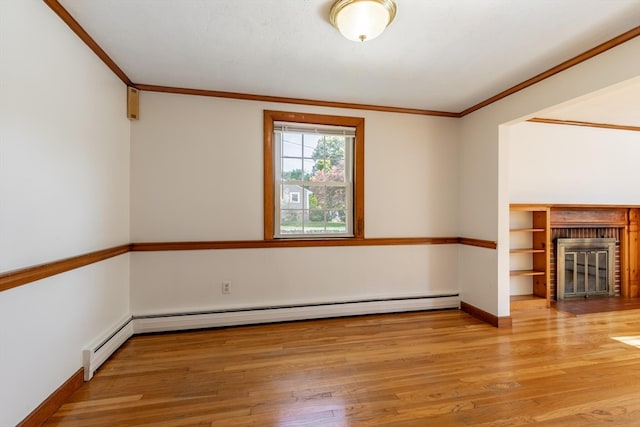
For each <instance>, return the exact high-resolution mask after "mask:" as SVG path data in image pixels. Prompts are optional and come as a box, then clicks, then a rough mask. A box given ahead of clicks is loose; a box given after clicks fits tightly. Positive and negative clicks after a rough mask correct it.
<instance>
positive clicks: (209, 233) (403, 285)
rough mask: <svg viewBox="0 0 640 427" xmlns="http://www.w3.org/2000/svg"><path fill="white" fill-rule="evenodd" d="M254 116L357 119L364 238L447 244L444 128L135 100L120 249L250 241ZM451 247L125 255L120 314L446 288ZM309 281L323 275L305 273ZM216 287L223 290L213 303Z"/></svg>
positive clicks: (255, 198) (432, 123)
mask: <svg viewBox="0 0 640 427" xmlns="http://www.w3.org/2000/svg"><path fill="white" fill-rule="evenodd" d="M265 109H271V110H288V111H298V112H309V113H322V114H337V115H350V116H360V117H364V118H365V222H366V226H365V228H366V231H365V234H366V237H407V236H408V237H411V236H417V237H419V236H432V237H437V236H440V237H446V236H457V235H458V234H457V218H456V214H455V212H456V209H457V199H456V188H457V168H458V164H457V161H458V145H457V140H458V133H457V121H456V120H455V119H449V118H436V117H423V116H417V115H407V114H391V113H380V112H369V111H354V110H341V109H332V108H320V107H306V106H291V105H283V104H269V103H262V102H252V101H242V100H227V99H215V98H207V97H196V96H187V95H173V94H160V93H150V92H145V93H143V94H142V97H141V120H140V121H139V122H136V123H134V124H133V128H132V135H133V138H132V171H133V172H132V234H133V241H135V242H145V241H189V240H191V241H193V240H243V239H262V236H263V231H262V226H263V225H262V221H263V218H262V217H263V207H262V206H263V205H262V204H263V200H262V186H263V184H262V173H263V171H262V144H263V141H262V135H263V130H262V127H263V123H262V122H263V119H262V114H263V110H265ZM457 250H458V249H457V247H456V245H443V246H432V247H425V246H410V247H378V248H369V247H367V248H362V247H358V248H354V247H351V248H307V249H262V250H240V251H236V250H231V251H205V252H172V253H158V252H156V253H135V254H133V256H132V309H133V312H134V313H135V314H142V313H145V314H147V313H162V312H175V311H187V310H191V309H198V310H207V309H218V308H226V307H229V306H233V307H247V308H250V307H255V306H262V305H274V304H275V305H277V304H293V303H311V302H333V301H347V300H357V299H363V298H376V297H397V296H400V297H403V296H416V295H430V294H434V293H441V292H446V293H450V292H456V291H457V284H456V277H455V275H456V263H457ZM310 256H311V257H310ZM323 271H328V272H329V273H316V272H323ZM327 275H329V276H330V277H331V280H328V279H327V278H326V276H327ZM222 280H231V281H232V283H233V284H232V286H233V291H232V294H231V295H228V296H225V297H224V298H223V297H222V296H221V295H220V282H221V281H222Z"/></svg>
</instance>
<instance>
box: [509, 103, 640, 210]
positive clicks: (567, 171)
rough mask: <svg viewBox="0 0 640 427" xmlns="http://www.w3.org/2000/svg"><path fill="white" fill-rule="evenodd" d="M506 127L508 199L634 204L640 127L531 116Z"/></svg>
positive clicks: (638, 197) (639, 189)
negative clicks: (614, 127) (551, 120)
mask: <svg viewBox="0 0 640 427" xmlns="http://www.w3.org/2000/svg"><path fill="white" fill-rule="evenodd" d="M639 102H640V101H639ZM510 132H511V135H510V138H509V141H510V142H509V201H510V202H511V203H567V204H570V203H577V204H580V203H591V204H598V203H599V204H633V205H637V204H640V167H638V159H640V132H633V131H623V130H612V129H600V128H592V127H580V126H565V125H552V124H544V123H531V122H523V123H520V124H517V125H515V126H512V127H511V128H510Z"/></svg>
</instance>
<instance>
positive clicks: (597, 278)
mask: <svg viewBox="0 0 640 427" xmlns="http://www.w3.org/2000/svg"><path fill="white" fill-rule="evenodd" d="M615 250H616V239H614V238H589V239H557V251H556V253H557V271H558V281H557V283H558V291H557V297H558V300H562V299H568V298H587V297H589V296H596V295H613V294H614V280H615V253H616V252H615Z"/></svg>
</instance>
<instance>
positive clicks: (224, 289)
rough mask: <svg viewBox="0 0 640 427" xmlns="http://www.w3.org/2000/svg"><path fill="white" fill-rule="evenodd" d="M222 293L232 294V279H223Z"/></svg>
mask: <svg viewBox="0 0 640 427" xmlns="http://www.w3.org/2000/svg"><path fill="white" fill-rule="evenodd" d="M222 293H223V294H230V293H231V281H230V280H223V281H222Z"/></svg>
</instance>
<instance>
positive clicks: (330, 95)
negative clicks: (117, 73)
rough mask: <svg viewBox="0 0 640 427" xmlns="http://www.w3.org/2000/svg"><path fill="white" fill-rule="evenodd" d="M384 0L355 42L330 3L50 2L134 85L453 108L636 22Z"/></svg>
mask: <svg viewBox="0 0 640 427" xmlns="http://www.w3.org/2000/svg"><path fill="white" fill-rule="evenodd" d="M396 1H397V4H398V14H397V16H396V19H395V21H394V22H393V23H392V24H391V25H390V27H389V28H388V29H387V31H386V32H385V33H383V34H382V35H381V36H380V37H378V38H377V39H375V40H372V41H370V42H366V43H355V42H352V41H349V40H347V39H345V38H343V37H342V36H341V35H340V33H339V32H338V31H337V30H336V29H335V28H333V27H332V26H331V24H330V23H329V18H328V15H329V9H330V7H331V5H332V3H333V0H91V1H89V0H60V3H61V4H62V6H64V7H65V8H66V9H67V10H68V11H69V12H70V14H71V15H72V16H73V17H74V18H75V19H76V20H77V21H78V22H79V23H80V25H81V26H82V27H83V28H84V29H85V30H86V31H87V32H88V33H89V34H90V35H91V37H93V39H94V40H95V41H96V42H97V43H98V44H99V45H100V46H101V47H102V48H103V49H104V50H105V51H106V53H107V54H108V55H109V56H110V57H111V58H112V59H113V60H114V61H115V63H116V64H118V66H119V67H120V68H121V69H122V70H123V71H124V72H125V74H127V76H128V77H129V78H130V79H131V80H132V81H133V82H134V83H138V84H148V85H160V86H172V87H179V88H193V89H205V90H215V91H225V92H239V93H247V94H254V95H268V96H280V97H291V98H303V99H314V100H323V101H334V102H348V103H360V104H372V105H381V106H394V107H404V108H418V109H425V110H436V111H446V112H454V113H456V112H461V111H463V110H465V109H467V108H469V107H472V106H473V105H476V104H477V103H479V102H481V101H484V100H485V99H487V98H490V97H491V96H493V95H496V94H497V93H499V92H502V91H503V90H506V89H509V88H510V87H512V86H514V85H516V84H518V83H521V82H523V81H525V80H527V79H529V78H531V77H533V76H535V75H537V74H539V73H541V72H543V71H546V70H548V69H549V68H552V67H554V66H556V65H558V64H560V63H562V62H564V61H566V60H568V59H570V58H572V57H574V56H576V55H579V54H581V53H583V52H585V51H587V50H589V49H591V48H593V47H595V46H597V45H599V44H601V43H603V42H605V41H607V40H610V39H612V38H614V37H615V36H618V35H620V34H622V33H624V32H626V31H628V30H630V29H632V28H635V27H637V26H638V25H640V0H396ZM635 88H636V90H637V92H636V94H637V95H640V84H639V85H636V86H635ZM623 97H624V96H623ZM626 98H629V97H628V96H626ZM632 98H633V99H627V102H629V101H630V102H631V103H633V102H634V101H636V100H637V99H640V96H636V97H632ZM636 104H637V101H636ZM636 107H637V105H636ZM635 111H636V112H637V108H636V110H635ZM567 114H568V113H567ZM639 117H640V116H636V118H635V119H636V120H635V123H637V124H638V125H640V118H639ZM613 119H615V121H618V120H617V116H616V117H613ZM613 119H612V120H613ZM574 120H579V119H578V118H574Z"/></svg>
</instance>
